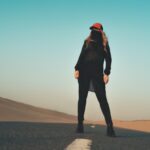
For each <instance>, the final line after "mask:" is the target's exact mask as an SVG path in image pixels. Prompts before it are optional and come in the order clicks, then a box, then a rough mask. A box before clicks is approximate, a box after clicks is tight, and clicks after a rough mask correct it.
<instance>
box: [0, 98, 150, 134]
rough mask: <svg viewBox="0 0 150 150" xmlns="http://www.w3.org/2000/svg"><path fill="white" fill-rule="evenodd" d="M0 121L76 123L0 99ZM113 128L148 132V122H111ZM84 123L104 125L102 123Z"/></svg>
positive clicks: (57, 114)
mask: <svg viewBox="0 0 150 150" xmlns="http://www.w3.org/2000/svg"><path fill="white" fill-rule="evenodd" d="M0 121H24V122H49V123H76V122H77V117H76V116H74V115H69V114H66V113H62V112H58V111H54V110H49V109H44V108H39V107H35V106H32V105H28V104H24V103H20V102H17V101H14V100H10V99H6V98H2V97H0ZM113 122H114V126H115V127H120V128H126V129H133V130H137V131H145V132H150V120H136V121H119V120H113ZM85 123H91V124H100V125H105V123H104V121H101V120H100V121H90V120H86V121H85Z"/></svg>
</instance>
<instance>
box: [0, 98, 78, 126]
mask: <svg viewBox="0 0 150 150" xmlns="http://www.w3.org/2000/svg"><path fill="white" fill-rule="evenodd" d="M0 121H28V122H63V123H65V122H66V123H73V122H76V116H73V115H69V114H65V113H62V112H58V111H54V110H49V109H44V108H39V107H35V106H32V105H28V104H23V103H20V102H16V101H13V100H9V99H6V98H1V97H0Z"/></svg>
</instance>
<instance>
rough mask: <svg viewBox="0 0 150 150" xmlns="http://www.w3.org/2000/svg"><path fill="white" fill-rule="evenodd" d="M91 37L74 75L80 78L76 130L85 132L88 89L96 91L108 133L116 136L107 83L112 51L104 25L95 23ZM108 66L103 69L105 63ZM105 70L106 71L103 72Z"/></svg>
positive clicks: (85, 44) (86, 42)
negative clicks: (84, 123)
mask: <svg viewBox="0 0 150 150" xmlns="http://www.w3.org/2000/svg"><path fill="white" fill-rule="evenodd" d="M90 29H91V33H90V35H89V37H88V38H87V39H86V40H85V41H84V44H83V47H82V50H81V53H80V56H79V58H78V61H77V64H76V65H75V67H74V69H75V73H74V76H75V78H76V79H78V84H79V99H78V125H77V129H76V132H77V133H83V132H84V127H83V121H84V112H85V105H86V99H87V95H88V91H91V92H95V94H96V97H97V99H98V101H99V104H100V107H101V109H102V112H103V115H104V118H105V122H106V124H107V135H108V136H111V137H114V136H115V132H114V129H113V122H112V118H111V113H110V109H109V105H108V102H107V97H106V90H105V84H107V83H108V81H109V74H110V70H111V61H112V58H111V53H110V48H109V44H108V40H107V37H106V35H105V33H104V32H103V26H102V24H100V23H95V24H93V25H92V26H91V27H90ZM104 60H105V61H106V67H105V70H104V71H103V63H104ZM103 72H104V73H103Z"/></svg>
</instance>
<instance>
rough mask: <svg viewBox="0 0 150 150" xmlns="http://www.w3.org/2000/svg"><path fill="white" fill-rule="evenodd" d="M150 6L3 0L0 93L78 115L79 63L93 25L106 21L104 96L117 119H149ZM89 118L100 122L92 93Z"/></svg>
mask: <svg viewBox="0 0 150 150" xmlns="http://www.w3.org/2000/svg"><path fill="white" fill-rule="evenodd" d="M149 6H150V1H148V0H143V1H140V0H132V1H131V0H126V1H123V0H116V1H113V0H91V1H89V0H85V1H84V0H82V1H79V0H76V1H75V0H74V1H70V0H64V1H61V0H59V1H58V0H55V1H54V0H53V1H48V0H13V1H12V0H1V1H0V18H1V19H0V70H1V71H0V96H1V97H6V98H11V99H14V100H16V101H21V102H24V103H28V104H32V105H36V106H40V107H45V108H49V109H55V110H58V111H63V112H66V113H71V114H75V115H76V113H77V108H76V107H77V101H78V83H77V80H75V79H74V75H73V74H74V65H75V64H76V61H77V59H78V56H79V54H80V51H81V47H82V44H83V41H84V39H85V38H86V37H87V36H88V34H89V32H90V31H89V26H91V24H93V23H95V22H101V23H102V24H103V26H104V30H105V32H106V34H107V36H108V38H109V43H110V48H111V53H112V70H111V74H110V81H109V84H107V85H106V88H107V97H108V101H109V104H110V108H111V112H112V116H113V118H114V119H121V120H130V119H150V109H149V106H150V92H149V89H150V69H149V66H150V59H149V56H150V45H149V35H150V28H149V27H150V17H149V14H150V9H149ZM85 116H86V118H90V119H91V118H94V119H99V118H103V117H102V113H101V111H100V108H99V104H98V101H97V99H96V96H95V93H92V92H89V94H88V98H87V107H86V112H85Z"/></svg>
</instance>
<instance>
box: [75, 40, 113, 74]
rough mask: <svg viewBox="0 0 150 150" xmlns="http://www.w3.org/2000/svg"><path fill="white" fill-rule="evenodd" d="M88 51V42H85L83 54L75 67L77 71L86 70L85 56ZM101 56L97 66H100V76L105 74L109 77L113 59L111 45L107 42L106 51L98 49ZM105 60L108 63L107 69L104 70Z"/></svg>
mask: <svg viewBox="0 0 150 150" xmlns="http://www.w3.org/2000/svg"><path fill="white" fill-rule="evenodd" d="M86 50H87V47H86V40H85V41H84V44H83V46H82V49H81V53H80V55H79V58H78V61H77V63H76V65H75V67H74V69H75V70H79V72H80V71H82V70H84V65H83V64H84V62H83V60H84V56H85V54H86ZM97 54H98V55H99V61H98V62H97V63H98V64H97V66H98V68H97V69H98V71H99V73H100V74H103V72H104V73H105V74H107V75H109V74H110V71H111V62H112V57H111V52H110V47H109V43H108V42H107V45H106V50H104V49H98V53H97ZM104 60H105V61H106V65H105V69H103V63H104Z"/></svg>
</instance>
